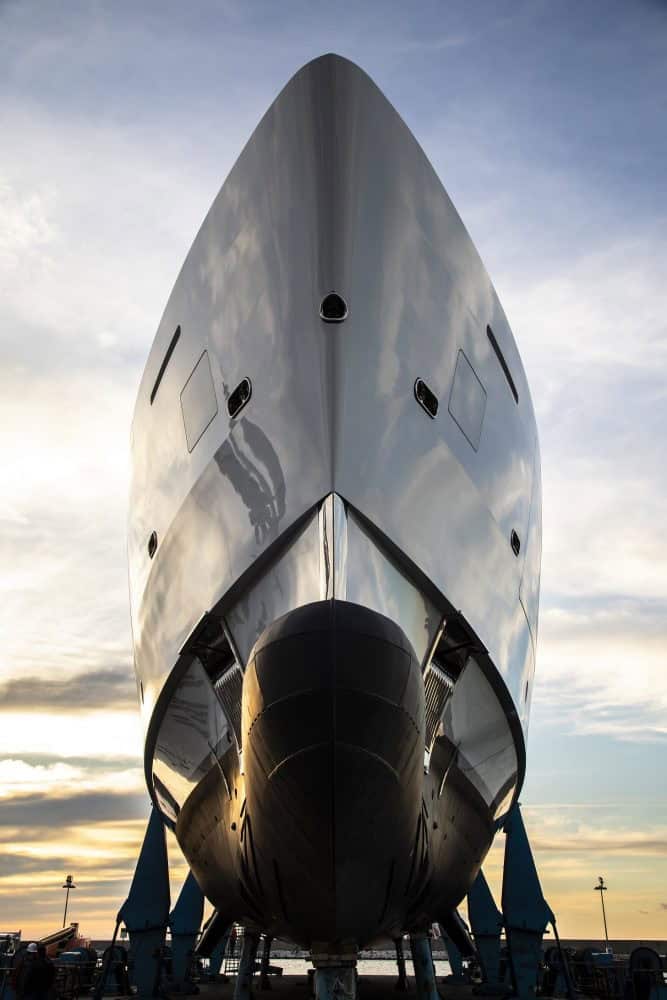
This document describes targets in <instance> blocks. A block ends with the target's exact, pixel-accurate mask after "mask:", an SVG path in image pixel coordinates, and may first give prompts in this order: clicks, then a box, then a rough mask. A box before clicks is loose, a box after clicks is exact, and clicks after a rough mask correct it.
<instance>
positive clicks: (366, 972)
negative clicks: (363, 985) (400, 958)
mask: <svg viewBox="0 0 667 1000" xmlns="http://www.w3.org/2000/svg"><path fill="white" fill-rule="evenodd" d="M271 964H272V965H277V966H279V967H280V968H282V970H283V974H284V975H285V976H304V977H305V976H307V975H308V969H312V967H313V966H312V965H311V963H310V962H309V961H307V960H306V959H305V958H273V957H272V958H271ZM405 968H406V971H407V973H408V975H409V976H410V975H412V974H413V972H412V962H411V960H410V955H409V953H408V954H407V955H406V956H405ZM357 969H358V970H359V975H360V976H398V969H397V968H396V962H395V961H394V960H393V959H391V958H361V959H359V961H358V962H357ZM450 972H451V969H450V968H449V962H447V961H441V960H437V961H436V963H435V974H436V976H448V975H449V973H450Z"/></svg>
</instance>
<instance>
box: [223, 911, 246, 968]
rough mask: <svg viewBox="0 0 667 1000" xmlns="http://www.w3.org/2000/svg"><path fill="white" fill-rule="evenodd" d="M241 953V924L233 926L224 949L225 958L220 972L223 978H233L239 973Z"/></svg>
mask: <svg viewBox="0 0 667 1000" xmlns="http://www.w3.org/2000/svg"><path fill="white" fill-rule="evenodd" d="M242 951H243V927H242V926H241V924H234V927H233V929H232V933H231V934H230V936H229V940H228V942H227V947H226V948H225V958H224V961H223V968H222V972H223V973H224V975H225V976H227V975H232V976H235V975H236V974H237V973H238V971H239V963H240V961H241V952H242Z"/></svg>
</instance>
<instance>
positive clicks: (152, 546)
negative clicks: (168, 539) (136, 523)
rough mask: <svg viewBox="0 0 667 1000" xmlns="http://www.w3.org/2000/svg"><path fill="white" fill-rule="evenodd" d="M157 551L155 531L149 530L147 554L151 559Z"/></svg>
mask: <svg viewBox="0 0 667 1000" xmlns="http://www.w3.org/2000/svg"><path fill="white" fill-rule="evenodd" d="M156 552H157V531H151V537H150V538H149V539H148V555H149V556H150V558H151V559H152V558H153V556H154V555H155V553H156Z"/></svg>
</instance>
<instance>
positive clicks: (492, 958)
mask: <svg viewBox="0 0 667 1000" xmlns="http://www.w3.org/2000/svg"><path fill="white" fill-rule="evenodd" d="M468 917H469V918H470V929H471V931H472V933H473V936H474V938H475V945H476V947H477V956H478V959H479V964H480V968H481V971H482V985H481V986H480V987H479V989H478V990H477V992H478V993H481V994H486V995H487V996H489V995H494V994H496V995H497V994H502V995H505V994H506V993H507V987H506V986H505V985H504V984H503V983H502V982H501V979H500V932H501V930H502V928H503V915H502V913H501V912H500V910H499V909H498V907H497V906H496V904H495V902H494V900H493V896H492V895H491V890H490V889H489V886H488V883H487V881H486V879H485V878H484V873H483V872H482V870H481V868H480V870H479V875H478V876H477V878H476V879H475V881H474V882H473V884H472V886H471V888H470V892H469V893H468Z"/></svg>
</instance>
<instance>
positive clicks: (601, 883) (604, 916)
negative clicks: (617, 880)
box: [593, 875, 609, 952]
mask: <svg viewBox="0 0 667 1000" xmlns="http://www.w3.org/2000/svg"><path fill="white" fill-rule="evenodd" d="M593 888H594V889H595V891H596V892H599V893H600V902H601V903H602V920H603V922H604V950H605V951H606V952H608V951H609V934H608V932H607V914H606V913H605V909H604V894H605V892H606V891H607V886H606V885H605V884H604V878H603V877H602V875H598V884H597V885H594V886H593Z"/></svg>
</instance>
